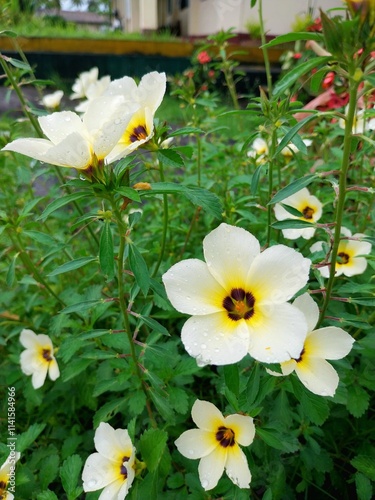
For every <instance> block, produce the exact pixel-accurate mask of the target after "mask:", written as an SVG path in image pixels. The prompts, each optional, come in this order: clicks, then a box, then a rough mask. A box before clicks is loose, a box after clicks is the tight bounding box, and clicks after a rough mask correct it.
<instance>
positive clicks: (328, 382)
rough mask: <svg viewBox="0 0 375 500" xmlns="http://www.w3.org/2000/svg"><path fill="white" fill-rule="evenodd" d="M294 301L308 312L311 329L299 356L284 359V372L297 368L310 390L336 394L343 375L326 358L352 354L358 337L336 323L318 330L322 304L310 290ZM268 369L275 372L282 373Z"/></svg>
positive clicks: (339, 357)
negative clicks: (320, 305) (339, 374)
mask: <svg viewBox="0 0 375 500" xmlns="http://www.w3.org/2000/svg"><path fill="white" fill-rule="evenodd" d="M293 304H294V305H295V306H296V307H298V309H300V310H301V311H302V312H303V314H304V315H305V317H306V321H307V324H308V333H307V336H306V339H305V342H304V345H303V348H302V350H301V352H300V354H299V356H298V357H295V358H294V359H290V360H289V361H286V362H284V363H281V365H280V366H281V371H282V375H289V374H291V373H292V372H295V373H296V375H297V377H298V378H299V379H300V381H301V382H302V383H303V385H304V386H305V387H307V389H309V391H311V392H313V393H314V394H318V395H319V396H333V395H334V394H335V392H336V389H337V386H338V384H339V376H338V374H337V372H336V370H335V369H334V368H333V367H332V365H331V364H330V363H328V362H327V361H326V360H327V359H332V360H334V359H341V358H343V357H345V356H346V355H347V354H349V352H350V350H351V348H352V345H353V342H354V339H353V338H352V337H351V336H350V335H349V334H348V333H346V332H345V331H344V330H343V329H342V328H338V327H336V326H327V327H325V328H319V330H314V328H315V326H316V324H317V322H318V320H319V308H318V306H317V304H316V303H315V302H314V300H313V299H312V298H311V297H310V295H309V294H308V293H305V294H303V295H301V296H300V297H297V298H296V300H295V301H294V303H293ZM267 371H268V373H270V374H271V375H279V374H278V373H275V372H271V371H269V370H267Z"/></svg>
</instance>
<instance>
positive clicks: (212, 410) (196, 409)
mask: <svg viewBox="0 0 375 500" xmlns="http://www.w3.org/2000/svg"><path fill="white" fill-rule="evenodd" d="M191 417H192V419H193V422H194V423H195V424H196V425H197V427H199V428H200V429H203V430H205V431H208V432H216V430H217V429H218V428H219V427H221V426H222V425H224V417H223V414H222V413H221V411H220V410H219V409H218V408H216V406H215V405H214V404H212V403H210V402H209V401H202V400H200V399H197V400H196V401H195V403H194V404H193V407H192V409H191Z"/></svg>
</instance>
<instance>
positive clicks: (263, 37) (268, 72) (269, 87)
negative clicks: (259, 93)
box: [258, 0, 272, 95]
mask: <svg viewBox="0 0 375 500" xmlns="http://www.w3.org/2000/svg"><path fill="white" fill-rule="evenodd" d="M262 4H263V2H262V0H258V16H259V25H260V39H261V41H262V52H263V59H264V68H265V70H266V79H267V91H268V95H271V94H272V75H271V65H270V60H269V57H268V51H267V49H266V48H264V47H263V45H265V43H266V33H265V30H264V21H263V5H262Z"/></svg>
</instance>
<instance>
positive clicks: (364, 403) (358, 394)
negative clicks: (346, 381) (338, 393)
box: [346, 384, 370, 418]
mask: <svg viewBox="0 0 375 500" xmlns="http://www.w3.org/2000/svg"><path fill="white" fill-rule="evenodd" d="M347 389H348V399H347V403H346V407H347V409H348V411H349V412H350V413H351V414H352V415H353V417H356V418H359V417H361V416H362V415H363V414H364V413H365V411H366V410H367V408H368V407H369V404H370V395H369V394H368V392H367V391H365V389H363V387H361V386H360V385H357V384H355V385H350V386H349V387H348V388H347Z"/></svg>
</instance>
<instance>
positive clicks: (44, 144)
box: [2, 138, 53, 161]
mask: <svg viewBox="0 0 375 500" xmlns="http://www.w3.org/2000/svg"><path fill="white" fill-rule="evenodd" d="M51 148H53V144H52V142H51V141H47V139H33V138H30V139H16V140H15V141H12V142H9V143H8V144H7V145H6V146H5V147H3V149H2V151H14V152H15V153H20V154H22V155H25V156H28V157H29V158H35V159H36V160H39V161H45V155H46V153H47V152H48V151H49V150H50V149H51Z"/></svg>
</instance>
